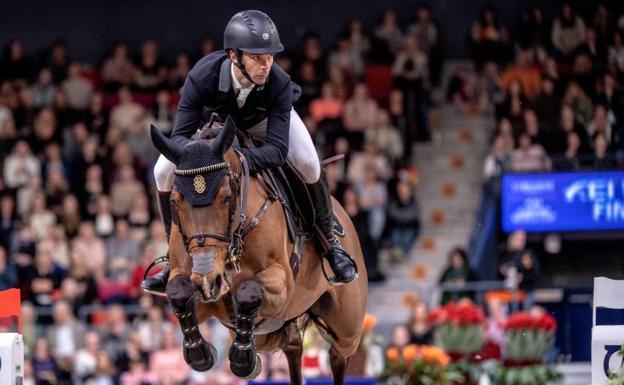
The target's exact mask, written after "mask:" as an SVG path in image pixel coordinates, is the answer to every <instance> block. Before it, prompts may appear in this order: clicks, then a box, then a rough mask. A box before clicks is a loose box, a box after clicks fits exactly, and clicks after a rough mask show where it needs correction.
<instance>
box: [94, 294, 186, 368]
mask: <svg viewBox="0 0 624 385" xmlns="http://www.w3.org/2000/svg"><path fill="white" fill-rule="evenodd" d="M100 333H101V334H100V336H101V337H102V349H103V350H105V351H106V352H107V353H108V354H109V356H110V358H111V359H112V360H113V361H117V360H118V359H119V357H121V356H123V354H124V351H125V346H126V341H128V339H129V338H130V335H131V327H130V324H129V323H128V319H127V316H126V311H125V310H124V308H123V306H122V305H120V304H118V303H113V304H110V305H109V306H108V307H107V308H106V322H105V323H104V325H103V327H102V328H101V330H100ZM180 353H182V349H180Z"/></svg>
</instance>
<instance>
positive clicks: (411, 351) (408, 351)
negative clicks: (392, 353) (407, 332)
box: [403, 344, 418, 364]
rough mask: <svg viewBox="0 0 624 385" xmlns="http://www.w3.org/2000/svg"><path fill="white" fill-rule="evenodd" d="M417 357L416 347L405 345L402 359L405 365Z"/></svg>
mask: <svg viewBox="0 0 624 385" xmlns="http://www.w3.org/2000/svg"><path fill="white" fill-rule="evenodd" d="M417 357H418V346H416V345H413V344H412V345H407V346H406V347H404V348H403V359H404V360H405V362H406V363H408V364H410V363H412V362H414V360H415V359H416V358H417Z"/></svg>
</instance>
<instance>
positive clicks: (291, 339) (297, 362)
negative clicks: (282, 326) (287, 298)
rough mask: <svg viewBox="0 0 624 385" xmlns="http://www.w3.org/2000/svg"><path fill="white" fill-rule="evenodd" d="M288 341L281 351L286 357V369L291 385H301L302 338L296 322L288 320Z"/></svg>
mask: <svg viewBox="0 0 624 385" xmlns="http://www.w3.org/2000/svg"><path fill="white" fill-rule="evenodd" d="M287 328H288V329H287V330H286V333H287V336H288V343H287V345H286V346H285V347H283V348H282V351H283V352H284V354H285V355H286V358H287V359H288V371H289V372H290V383H291V384H293V385H301V384H302V383H303V378H302V377H301V357H302V356H303V339H302V338H301V332H300V331H299V328H298V327H297V322H296V321H293V322H290V323H289V324H288V326H287Z"/></svg>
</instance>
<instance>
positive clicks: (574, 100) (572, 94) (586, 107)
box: [563, 82, 594, 125]
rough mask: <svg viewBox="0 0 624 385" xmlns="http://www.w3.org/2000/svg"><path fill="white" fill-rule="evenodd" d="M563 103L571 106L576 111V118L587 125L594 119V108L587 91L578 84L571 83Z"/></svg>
mask: <svg viewBox="0 0 624 385" xmlns="http://www.w3.org/2000/svg"><path fill="white" fill-rule="evenodd" d="M563 103H564V104H569V105H570V106H572V108H574V110H575V111H576V118H577V120H578V121H579V122H580V123H581V124H582V125H586V124H588V123H589V121H590V120H591V118H592V115H593V109H594V106H593V104H592V101H591V99H590V98H589V97H588V96H587V94H586V93H585V91H584V90H583V89H582V88H581V87H580V86H579V84H578V83H576V82H570V83H569V84H568V88H567V89H566V93H565V95H564V97H563Z"/></svg>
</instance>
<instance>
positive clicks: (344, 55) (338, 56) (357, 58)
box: [328, 35, 364, 82]
mask: <svg viewBox="0 0 624 385" xmlns="http://www.w3.org/2000/svg"><path fill="white" fill-rule="evenodd" d="M328 66H329V67H337V68H340V70H341V71H342V72H344V73H345V75H346V76H347V77H348V78H349V79H351V81H353V82H355V81H357V80H359V79H360V78H361V77H362V74H363V73H364V60H363V59H362V56H361V54H360V52H358V51H356V50H353V49H351V44H350V41H349V37H348V36H346V35H342V36H340V37H339V38H338V47H337V49H336V50H335V51H333V52H332V53H330V54H329V59H328Z"/></svg>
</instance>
